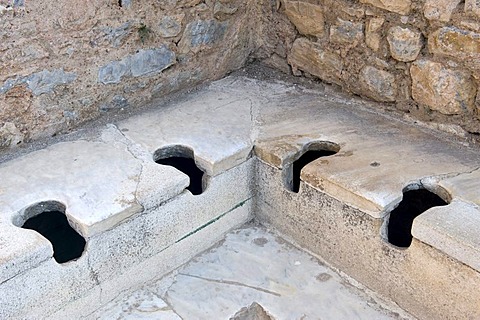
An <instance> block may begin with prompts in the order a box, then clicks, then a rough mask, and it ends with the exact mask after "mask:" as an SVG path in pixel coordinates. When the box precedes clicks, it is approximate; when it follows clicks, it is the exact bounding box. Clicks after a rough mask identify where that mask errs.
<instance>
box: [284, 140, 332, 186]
mask: <svg viewBox="0 0 480 320" xmlns="http://www.w3.org/2000/svg"><path fill="white" fill-rule="evenodd" d="M339 150H340V147H339V146H338V145H337V144H335V143H331V142H315V143H311V144H310V145H308V146H307V147H305V148H304V150H302V151H300V152H299V153H298V154H296V155H295V157H294V159H296V160H294V161H293V163H292V164H291V165H289V166H288V167H286V171H287V172H286V181H285V186H286V188H287V189H288V190H290V191H292V192H295V193H298V191H299V190H300V180H301V179H300V175H301V172H302V169H303V168H304V167H305V166H306V165H307V164H309V163H310V162H313V161H315V160H317V159H319V158H322V157H328V156H332V155H334V154H336V153H337V152H338V151H339Z"/></svg>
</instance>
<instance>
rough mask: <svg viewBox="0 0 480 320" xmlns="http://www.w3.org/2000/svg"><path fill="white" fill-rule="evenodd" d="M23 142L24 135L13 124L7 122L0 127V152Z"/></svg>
mask: <svg viewBox="0 0 480 320" xmlns="http://www.w3.org/2000/svg"><path fill="white" fill-rule="evenodd" d="M22 141H23V134H22V133H21V132H20V130H18V128H17V127H16V126H15V124H14V123H12V122H6V123H5V124H4V125H3V126H2V127H0V150H1V149H3V148H7V147H10V146H13V145H16V144H19V143H21V142H22Z"/></svg>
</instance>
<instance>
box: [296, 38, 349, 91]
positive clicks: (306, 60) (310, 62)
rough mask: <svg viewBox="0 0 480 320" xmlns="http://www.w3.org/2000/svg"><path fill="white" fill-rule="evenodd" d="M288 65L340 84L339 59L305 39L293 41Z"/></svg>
mask: <svg viewBox="0 0 480 320" xmlns="http://www.w3.org/2000/svg"><path fill="white" fill-rule="evenodd" d="M288 63H289V64H290V65H291V66H292V68H296V69H300V70H302V71H306V72H308V73H310V74H313V75H315V76H317V77H319V78H320V79H322V80H325V81H327V82H333V83H337V84H338V83H340V77H341V72H342V69H343V61H342V59H341V57H340V56H339V55H338V54H336V53H334V52H329V51H328V50H324V49H323V48H322V47H321V46H320V45H319V44H317V43H314V42H311V41H310V40H308V39H306V38H299V39H297V40H295V42H294V43H293V47H292V50H291V53H290V55H289V56H288Z"/></svg>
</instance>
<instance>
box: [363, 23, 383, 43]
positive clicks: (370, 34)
mask: <svg viewBox="0 0 480 320" xmlns="http://www.w3.org/2000/svg"><path fill="white" fill-rule="evenodd" d="M384 22H385V18H383V17H374V18H371V19H369V20H368V22H367V25H366V27H365V42H366V44H367V46H368V47H369V48H370V49H372V50H374V51H378V49H380V41H381V40H382V36H381V35H380V33H379V32H378V31H379V30H380V28H381V27H382V25H383V23H384Z"/></svg>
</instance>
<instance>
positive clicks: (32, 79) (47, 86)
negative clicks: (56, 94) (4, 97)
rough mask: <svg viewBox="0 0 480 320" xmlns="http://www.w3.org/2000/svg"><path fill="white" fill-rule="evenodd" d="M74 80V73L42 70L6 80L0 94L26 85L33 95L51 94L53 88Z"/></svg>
mask: <svg viewBox="0 0 480 320" xmlns="http://www.w3.org/2000/svg"><path fill="white" fill-rule="evenodd" d="M76 78H77V75H76V73H73V72H65V71H63V69H57V70H52V71H49V70H43V71H40V72H37V73H33V74H31V75H29V76H26V77H17V78H14V79H13V78H10V79H7V80H6V81H5V82H4V84H3V86H2V87H0V94H2V93H6V92H7V91H8V90H10V89H12V88H13V87H14V86H17V85H20V84H26V85H27V87H28V89H30V90H31V91H32V93H33V94H34V95H36V96H38V95H41V94H44V93H51V92H53V89H54V88H55V87H57V86H59V85H65V84H69V83H71V82H73V81H75V79H76Z"/></svg>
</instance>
